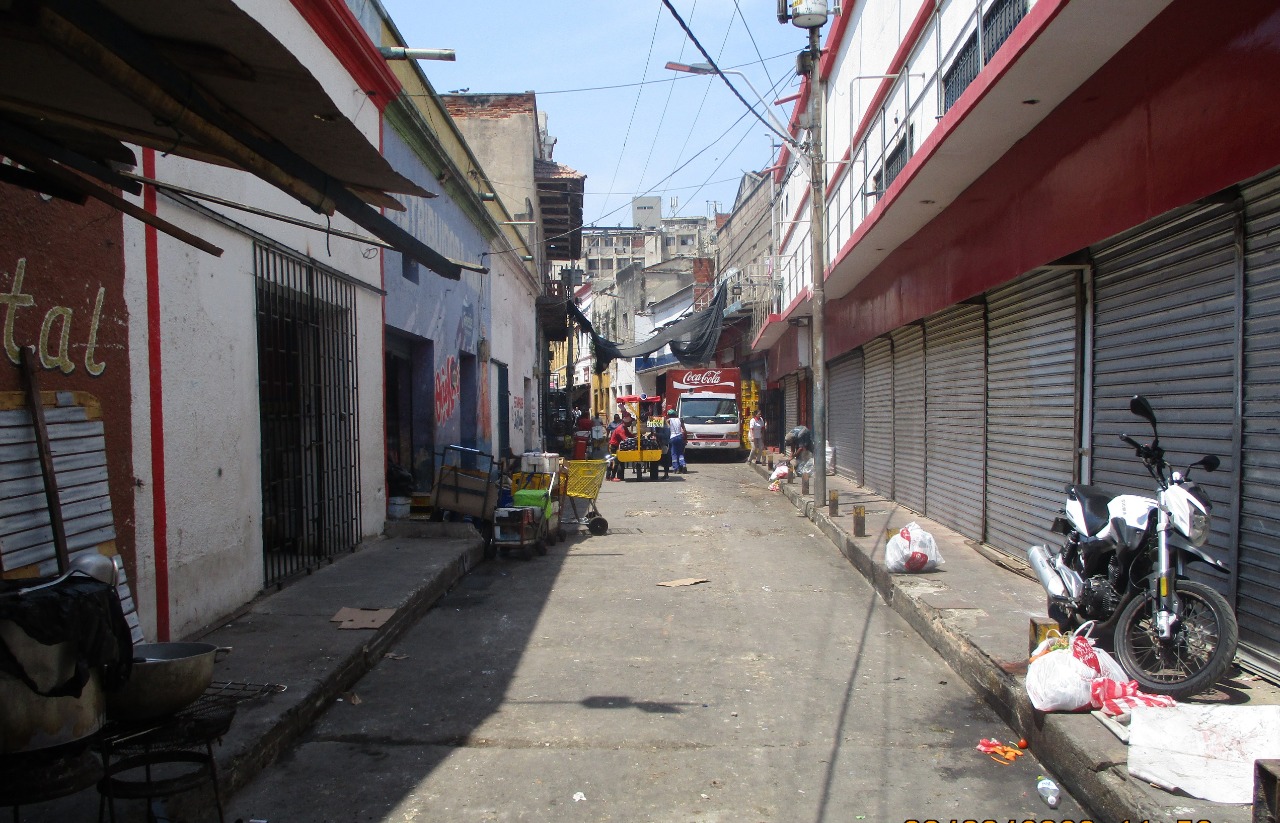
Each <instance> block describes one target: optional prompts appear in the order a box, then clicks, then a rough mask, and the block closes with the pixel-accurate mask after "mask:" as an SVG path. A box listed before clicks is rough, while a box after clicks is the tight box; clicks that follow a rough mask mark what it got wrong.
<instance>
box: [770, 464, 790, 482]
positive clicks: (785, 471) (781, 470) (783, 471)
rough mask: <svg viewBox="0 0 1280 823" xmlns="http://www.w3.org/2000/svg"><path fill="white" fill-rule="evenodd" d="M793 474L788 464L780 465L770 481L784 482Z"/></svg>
mask: <svg viewBox="0 0 1280 823" xmlns="http://www.w3.org/2000/svg"><path fill="white" fill-rule="evenodd" d="M789 474H791V469H790V468H789V467H788V466H787V464H786V463H779V464H778V467H777V468H775V469H774V470H773V474H771V475H769V479H770V480H783V479H785V478H786V477H787V475H789Z"/></svg>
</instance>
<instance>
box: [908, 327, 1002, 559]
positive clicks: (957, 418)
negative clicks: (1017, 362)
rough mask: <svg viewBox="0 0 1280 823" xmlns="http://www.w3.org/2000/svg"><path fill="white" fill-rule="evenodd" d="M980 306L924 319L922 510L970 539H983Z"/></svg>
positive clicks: (983, 408)
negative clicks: (925, 447)
mask: <svg viewBox="0 0 1280 823" xmlns="http://www.w3.org/2000/svg"><path fill="white" fill-rule="evenodd" d="M984 317H985V311H984V309H983V307H982V306H969V305H962V306H952V307H951V308H949V309H947V310H945V311H941V312H938V313H937V314H935V315H934V316H933V317H930V318H927V319H926V320H925V323H924V340H925V342H924V347H925V392H926V398H925V408H926V411H927V415H928V416H927V419H926V421H925V432H926V435H925V443H926V445H927V447H928V452H929V454H928V460H927V461H926V481H925V510H926V513H927V514H928V515H929V517H931V518H932V519H934V520H937V521H939V522H940V523H945V524H947V525H948V526H951V527H952V528H954V529H956V530H957V531H959V532H960V533H961V534H963V535H965V536H966V537H971V538H973V539H974V540H981V539H982V534H983V531H982V523H983V508H984V500H985V497H986V495H985V494H984V491H983V488H984V486H985V477H984V475H985V469H984V449H985V447H986V434H985V431H986V422H987V374H986V368H987V364H986V354H987V347H986V340H985V337H984V331H985V327H984V324H983V319H984Z"/></svg>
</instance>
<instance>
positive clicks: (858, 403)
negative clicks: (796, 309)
mask: <svg viewBox="0 0 1280 823" xmlns="http://www.w3.org/2000/svg"><path fill="white" fill-rule="evenodd" d="M827 378H828V380H829V381H830V383H829V385H830V388H829V389H828V390H827V421H828V422H827V425H828V428H829V429H830V431H829V432H828V434H827V439H828V440H829V441H830V442H831V445H833V446H834V447H835V451H836V453H835V470H836V473H837V474H840V475H842V476H844V477H848V478H850V479H852V480H855V481H857V482H859V483H861V482H862V352H861V351H856V352H854V353H853V354H852V355H850V356H849V357H846V358H844V359H842V360H840V361H838V362H835V363H832V364H831V365H830V366H829V367H828V368H827ZM827 470H828V471H830V470H831V466H828V467H827Z"/></svg>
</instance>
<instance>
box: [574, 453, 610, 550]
mask: <svg viewBox="0 0 1280 823" xmlns="http://www.w3.org/2000/svg"><path fill="white" fill-rule="evenodd" d="M567 463H568V466H569V481H568V484H567V485H566V486H565V496H566V497H567V498H568V500H569V506H570V507H571V508H572V509H573V520H574V522H575V523H580V524H583V525H585V526H586V527H587V530H588V531H590V532H591V533H592V534H594V535H602V534H604V533H605V532H607V531H609V521H608V520H605V519H604V518H603V517H602V516H601V515H600V512H599V511H598V510H597V509H596V498H597V497H599V496H600V487H601V486H602V485H604V471H605V466H607V465H608V463H607V462H606V461H604V460H569V461H567ZM579 500H585V501H587V502H586V513H585V514H584V515H581V516H580V515H579V514H578V501H579Z"/></svg>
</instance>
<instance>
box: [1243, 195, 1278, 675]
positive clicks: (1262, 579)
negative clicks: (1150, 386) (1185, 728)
mask: <svg viewBox="0 0 1280 823" xmlns="http://www.w3.org/2000/svg"><path fill="white" fill-rule="evenodd" d="M1244 196H1245V314H1244V398H1243V400H1244V414H1243V426H1244V432H1243V443H1242V448H1241V455H1242V456H1241V467H1240V471H1241V483H1240V532H1239V534H1240V539H1239V543H1238V545H1239V558H1238V560H1237V561H1236V564H1237V569H1238V575H1239V576H1238V582H1237V584H1236V617H1237V619H1238V620H1239V621H1240V643H1241V647H1242V649H1243V650H1244V652H1245V654H1246V655H1247V656H1248V657H1250V658H1253V659H1254V660H1255V662H1258V663H1262V664H1264V665H1265V667H1266V668H1268V669H1270V670H1271V671H1272V672H1273V673H1280V175H1273V176H1271V177H1269V178H1267V179H1265V180H1262V181H1260V182H1258V183H1255V184H1253V185H1250V186H1248V187H1246V188H1245V190H1244Z"/></svg>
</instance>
